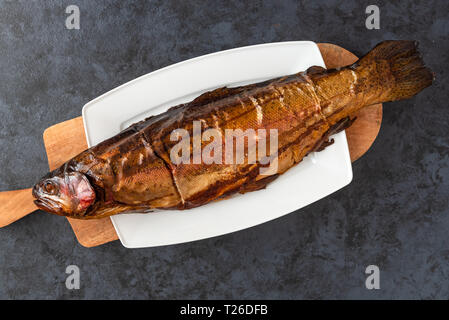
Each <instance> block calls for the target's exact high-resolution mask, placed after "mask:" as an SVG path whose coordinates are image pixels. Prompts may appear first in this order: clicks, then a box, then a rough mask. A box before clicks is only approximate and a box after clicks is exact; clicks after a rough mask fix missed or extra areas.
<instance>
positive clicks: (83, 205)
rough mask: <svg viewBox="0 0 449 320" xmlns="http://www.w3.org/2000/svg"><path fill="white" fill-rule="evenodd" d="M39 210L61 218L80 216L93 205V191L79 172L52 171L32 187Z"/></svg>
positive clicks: (87, 180)
mask: <svg viewBox="0 0 449 320" xmlns="http://www.w3.org/2000/svg"><path fill="white" fill-rule="evenodd" d="M33 196H34V197H35V198H36V200H34V203H35V204H36V206H37V207H38V208H39V209H42V210H44V211H47V212H50V213H54V214H58V215H61V216H69V217H70V216H82V215H84V213H85V212H86V211H87V209H88V208H89V207H90V206H91V205H92V204H94V203H95V198H96V195H95V190H94V188H93V187H92V185H91V183H90V182H89V179H87V177H86V176H85V175H84V174H83V173H80V172H77V171H74V172H66V171H62V172H61V171H52V172H50V173H49V174H47V175H46V176H44V177H43V178H42V179H41V180H40V181H39V182H38V183H36V185H35V186H34V187H33Z"/></svg>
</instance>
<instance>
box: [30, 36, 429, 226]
mask: <svg viewBox="0 0 449 320" xmlns="http://www.w3.org/2000/svg"><path fill="white" fill-rule="evenodd" d="M433 79H434V74H433V73H432V72H431V71H430V70H429V69H428V68H426V67H425V66H424V63H423V61H422V58H421V55H420V54H419V52H418V50H417V42H415V41H384V42H381V43H380V44H378V45H377V46H376V47H375V48H374V49H373V50H371V51H370V52H369V53H368V54H366V55H365V56H364V57H363V58H361V59H359V60H358V61H357V62H356V63H354V64H352V65H350V66H347V67H344V68H339V69H332V70H326V69H324V68H321V67H316V66H315V67H311V68H309V69H308V70H307V71H304V72H299V73H296V74H292V75H287V76H284V77H280V78H276V79H272V80H269V81H265V82H261V83H256V84H250V85H246V86H240V87H234V88H227V87H224V88H219V89H216V90H213V91H210V92H206V93H204V94H202V95H200V96H199V97H197V98H196V99H194V100H193V101H191V102H189V103H185V104H180V105H177V106H174V107H172V108H170V109H169V110H167V111H166V112H164V113H162V114H159V115H156V116H152V117H149V118H147V119H145V120H143V121H141V122H138V123H135V124H133V125H132V126H130V127H129V128H127V129H125V130H124V131H122V132H120V133H119V134H117V135H116V136H114V137H112V138H110V139H107V140H105V141H103V142H101V143H99V144H98V145H96V146H94V147H91V148H89V149H87V150H85V151H84V152H82V153H80V154H79V155H77V156H75V157H74V158H72V159H71V160H69V161H67V162H66V163H65V164H64V165H62V166H61V167H60V168H58V169H56V170H54V171H51V172H50V173H48V174H47V175H46V176H44V177H43V178H42V179H41V180H40V181H39V182H38V183H37V184H36V185H35V186H34V188H33V191H32V192H33V195H34V197H35V198H36V200H35V203H36V205H37V206H38V207H39V208H41V209H43V210H45V211H48V212H51V213H54V214H58V215H62V216H67V217H71V218H78V219H95V218H102V217H106V216H110V215H114V214H118V213H127V212H149V211H152V210H154V209H179V210H183V209H189V208H193V207H197V206H201V205H204V204H207V203H208V202H211V201H216V200H221V199H224V198H227V197H229V196H231V195H233V194H237V193H245V192H250V191H256V190H259V189H261V188H264V187H265V186H266V185H267V184H268V183H270V182H272V181H273V180H275V179H276V178H277V177H278V176H279V175H280V174H283V173H284V172H286V171H287V170H288V169H290V168H291V167H293V166H294V165H296V164H298V163H299V162H300V161H301V160H302V159H303V158H304V157H305V156H307V154H309V153H310V152H313V151H320V150H322V149H324V148H325V147H326V146H328V145H329V144H331V143H332V139H330V138H329V137H330V136H331V135H332V134H334V133H336V132H338V131H340V130H343V129H345V128H347V127H348V126H350V125H351V123H352V121H353V120H354V114H355V113H356V112H357V111H358V110H360V109H361V108H363V107H365V106H369V105H372V104H376V103H382V102H387V101H394V100H400V99H407V98H410V97H412V96H414V95H415V94H417V93H418V92H420V91H421V90H422V89H424V88H426V87H428V86H430V85H431V84H432V81H433ZM228 132H233V136H231V137H233V138H235V141H236V139H237V138H241V137H243V138H244V145H243V149H240V155H238V152H237V151H238V150H237V149H238V147H237V143H236V142H235V141H234V142H235V144H231V147H229V146H228V144H226V143H227V142H228V135H227V134H228ZM236 132H237V133H236ZM245 139H246V140H245ZM250 141H253V142H254V141H255V142H256V143H250ZM181 142H182V143H181ZM262 142H263V143H262ZM225 144H226V146H224V145H225ZM263 146H264V147H265V148H263ZM222 147H223V148H226V152H225V151H223V148H222ZM234 149H235V150H234ZM198 150H200V152H199V153H198ZM228 150H231V152H230V153H228ZM260 150H262V152H260ZM234 151H235V155H234ZM201 152H202V153H201ZM260 154H261V156H260V157H259V158H257V157H255V155H260ZM229 155H230V157H229V158H227V157H228V156H229ZM234 157H235V160H234ZM238 157H239V158H240V159H237V158H238ZM255 158H256V160H255V161H254V159H255ZM251 159H253V160H252V161H250V160H251ZM226 160H228V161H226ZM229 160H230V161H229ZM232 160H233V161H232ZM273 164H276V165H275V166H273ZM270 166H271V168H270ZM273 168H274V169H273ZM262 169H266V170H265V171H263V170H262ZM272 169H273V170H272ZM242 196H244V195H242Z"/></svg>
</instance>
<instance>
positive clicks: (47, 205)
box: [34, 199, 62, 214]
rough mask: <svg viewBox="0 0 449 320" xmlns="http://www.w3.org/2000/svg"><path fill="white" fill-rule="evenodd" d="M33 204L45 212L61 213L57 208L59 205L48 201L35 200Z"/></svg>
mask: <svg viewBox="0 0 449 320" xmlns="http://www.w3.org/2000/svg"><path fill="white" fill-rule="evenodd" d="M34 204H35V205H36V206H37V207H38V208H39V209H42V210H44V211H47V212H51V213H56V214H60V213H61V212H62V209H61V208H60V207H59V205H58V204H57V203H56V202H55V201H53V200H50V199H37V200H34Z"/></svg>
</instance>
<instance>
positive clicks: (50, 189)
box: [44, 181, 57, 194]
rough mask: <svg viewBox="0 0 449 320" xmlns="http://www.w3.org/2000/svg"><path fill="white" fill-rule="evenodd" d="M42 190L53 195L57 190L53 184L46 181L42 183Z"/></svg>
mask: <svg viewBox="0 0 449 320" xmlns="http://www.w3.org/2000/svg"><path fill="white" fill-rule="evenodd" d="M44 190H45V192H46V193H48V194H55V193H56V191H57V188H56V186H55V184H54V183H53V182H51V181H47V182H45V183H44Z"/></svg>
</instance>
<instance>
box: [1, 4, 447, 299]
mask: <svg viewBox="0 0 449 320" xmlns="http://www.w3.org/2000/svg"><path fill="white" fill-rule="evenodd" d="M375 3H376V4H378V5H379V7H380V9H381V29H380V30H367V29H366V28H365V18H366V14H365V8H366V6H367V5H369V4H373V1H349V0H347V1H341V2H340V1H270V2H268V1H266V2H262V1H214V2H209V3H207V4H205V3H203V4H202V5H199V4H198V3H196V2H192V1H178V0H163V1H141V2H139V1H133V2H131V1H119V0H117V1H90V0H73V1H65V0H64V1H62V0H58V1H44V0H35V1H25V0H23V1H19V0H16V1H14V0H10V1H5V0H3V1H2V0H0V119H1V120H0V121H1V126H0V146H1V152H0V163H1V168H2V169H1V171H0V190H3V191H4V190H12V189H17V188H25V187H29V186H31V185H32V183H33V182H35V181H36V180H37V179H38V178H39V177H40V176H41V175H43V174H44V173H46V171H47V169H48V167H47V163H46V157H45V151H44V146H43V142H42V132H43V130H44V129H45V128H47V127H48V126H50V125H52V124H55V123H57V122H60V121H63V120H67V119H70V118H73V117H76V116H79V115H80V113H81V108H82V106H83V105H84V104H85V103H86V102H88V101H89V100H91V99H93V98H95V97H97V96H98V95H100V94H102V93H104V92H106V91H108V90H110V89H112V88H114V87H116V86H118V85H120V84H122V83H124V82H127V81H129V80H132V79H134V78H136V77H137V76H140V75H142V74H145V73H147V72H150V71H153V70H156V69H159V68H161V67H164V66H167V65H170V64H172V63H175V62H179V61H182V60H185V59H188V58H192V57H196V56H199V55H203V54H206V53H210V52H214V51H218V50H223V49H228V48H233V47H239V46H245V45H251V44H258V43H264V42H273V41H287V40H313V41H316V42H331V43H335V44H338V45H341V46H343V47H345V48H347V49H349V50H351V51H353V52H354V53H356V54H359V55H360V54H362V53H364V52H365V51H367V50H369V49H370V48H371V47H372V46H373V45H375V44H376V43H377V42H379V41H381V40H385V39H416V40H419V41H420V42H421V47H422V51H423V53H424V57H425V60H426V61H427V63H428V65H429V66H430V67H431V68H432V69H433V70H434V71H435V72H436V74H437V81H436V83H435V85H434V86H433V87H432V88H430V89H427V90H425V91H424V92H423V93H422V94H420V95H419V96H417V97H416V98H414V99H411V100H408V101H401V102H395V103H387V104H385V105H384V120H383V123H382V129H381V132H380V134H379V137H378V138H377V140H376V142H375V143H374V145H373V147H372V148H371V150H370V151H369V152H368V153H367V154H366V155H365V156H364V157H363V158H362V159H360V160H359V161H357V162H356V163H355V164H354V180H353V181H352V183H351V184H350V185H349V186H348V187H346V188H344V189H342V190H340V191H338V192H337V193H335V194H333V195H331V196H329V197H327V198H326V199H323V200H321V201H319V202H317V203H315V204H313V205H310V206H308V207H307V208H304V209H302V210H299V211H298V212H295V213H292V214H289V215H287V216H285V217H283V218H280V219H277V220H275V221H272V222H269V223H266V224H263V225H261V226H258V227H255V228H251V229H249V230H245V231H241V232H236V233H233V234H230V235H225V236H221V237H218V238H213V239H208V240H203V241H199V242H194V243H187V244H182V245H176V246H169V247H161V248H154V249H139V250H129V249H125V248H123V247H122V246H121V245H120V243H119V242H115V243H110V244H107V245H104V246H101V247H97V248H93V249H86V248H84V247H82V246H80V245H79V244H78V243H77V241H76V239H75V236H74V235H73V233H72V231H71V229H70V227H69V224H68V223H67V221H66V220H65V219H63V218H60V217H57V216H52V215H49V214H45V213H42V212H36V213H34V214H32V215H30V216H28V217H26V218H24V219H22V220H20V221H18V222H16V223H14V224H12V225H10V226H8V227H6V228H3V229H0V298H8V299H10V298H12V299H14V298H44V299H48V298H82V299H90V298H124V299H128V298H151V299H161V298H287V299H291V298H294V299H301V298H344V299H347V298H351V299H353V298H362V299H365V298H394V299H397V298H444V299H447V298H449V286H448V282H447V281H448V279H449V237H448V235H449V208H448V198H449V188H448V187H449V153H448V147H449V138H448V136H447V135H448V131H449V130H448V128H449V125H448V120H449V108H448V102H447V101H448V100H449V97H448V85H447V83H448V81H449V77H448V71H447V66H448V65H449V59H448V53H449V41H448V31H449V19H448V12H449V3H448V2H447V1H400V2H399V1H394V2H393V3H387V2H381V1H375ZM69 4H77V5H78V6H79V8H80V10H81V30H78V31H77V30H67V29H66V28H65V18H66V16H67V15H66V14H65V8H66V6H68V5H69ZM298 196H300V195H298ZM70 264H75V265H78V266H79V267H80V269H81V289H80V290H75V291H69V290H67V289H66V288H65V285H64V282H65V278H66V274H65V268H66V266H67V265H70ZM370 264H376V265H378V266H379V267H380V270H381V289H380V290H367V289H366V288H365V285H364V282H365V277H366V275H365V274H364V271H365V268H366V266H368V265H370Z"/></svg>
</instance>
